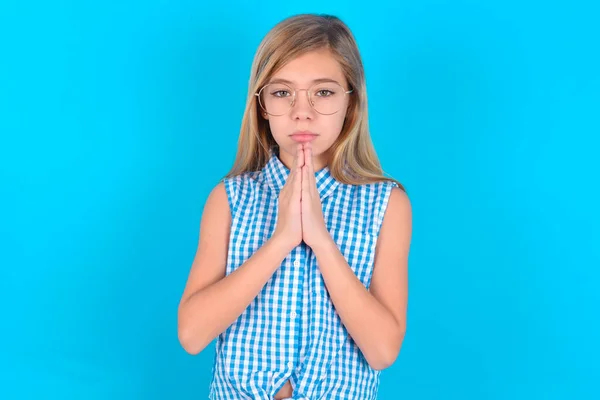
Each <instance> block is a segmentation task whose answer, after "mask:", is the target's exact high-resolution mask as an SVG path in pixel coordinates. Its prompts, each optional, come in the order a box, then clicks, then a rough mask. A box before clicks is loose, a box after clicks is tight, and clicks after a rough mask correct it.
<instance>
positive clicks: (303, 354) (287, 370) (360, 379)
mask: <svg viewBox="0 0 600 400" xmlns="http://www.w3.org/2000/svg"><path fill="white" fill-rule="evenodd" d="M289 173H290V170H289V169H288V168H287V167H286V166H285V165H284V164H283V163H282V162H281V160H280V159H279V157H278V155H277V154H276V153H275V152H273V151H272V152H271V158H270V159H269V161H268V162H267V164H266V165H265V167H264V168H263V169H262V170H260V171H253V172H246V173H244V174H241V175H239V176H236V177H232V178H226V179H224V183H225V188H226V191H227V197H228V202H229V206H230V209H231V216H232V222H231V233H230V238H229V249H228V255H227V267H226V274H230V273H231V272H233V271H234V270H235V269H236V268H238V267H239V266H241V265H242V264H243V263H244V262H245V261H246V260H247V259H248V258H250V256H252V254H253V253H254V252H255V251H256V250H257V249H259V248H260V247H261V246H262V245H263V244H264V243H265V241H267V240H268V239H269V238H270V237H271V235H272V234H273V232H274V230H275V227H276V223H277V211H278V195H279V192H280V190H281V189H282V188H283V185H284V184H285V182H286V179H287V177H288V175H289ZM315 178H316V183H317V188H318V191H319V195H320V198H321V203H322V205H323V216H324V219H325V222H326V226H327V229H328V230H329V232H330V234H331V236H332V238H333V239H334V241H335V242H336V243H337V245H338V248H339V249H340V251H341V253H342V254H343V255H344V257H345V258H346V260H347V261H348V264H349V265H350V267H351V268H352V270H353V271H354V273H355V274H356V276H357V277H358V279H360V281H361V282H362V283H363V284H364V285H365V287H366V288H369V286H370V283H371V276H372V272H373V261H374V255H375V245H376V242H377V237H378V234H379V230H380V228H381V223H382V221H383V216H384V212H385V209H386V207H387V202H388V199H389V196H390V193H391V189H392V187H393V186H397V185H396V183H394V182H391V181H385V182H378V183H373V184H365V185H347V184H343V183H341V182H338V181H337V180H335V179H334V178H333V176H332V175H331V174H330V170H329V167H325V168H323V169H321V170H319V171H317V172H315ZM212 372H213V378H212V381H211V384H210V394H209V398H210V399H213V400H234V399H235V400H239V399H250V400H256V399H261V400H269V399H273V398H274V396H275V394H276V393H277V392H278V391H279V390H280V389H281V388H282V387H283V385H284V384H285V383H286V382H287V381H288V380H291V383H292V387H293V396H292V398H293V399H304V400H313V399H328V400H330V399H344V400H349V399H356V400H369V399H376V397H377V389H378V386H379V375H380V372H381V371H377V370H374V369H372V368H371V367H370V366H369V364H368V363H367V361H366V360H365V358H364V357H363V355H362V353H361V351H360V349H359V348H358V347H357V345H356V344H355V343H354V341H353V340H352V338H351V337H350V336H349V334H348V331H347V330H346V328H345V327H344V325H343V324H342V322H341V319H340V317H339V316H338V314H337V312H336V310H335V308H334V305H333V303H332V301H331V298H330V297H329V294H328V292H327V289H326V287H325V283H324V281H323V277H322V276H321V273H320V270H319V266H318V265H317V259H316V257H315V254H314V253H313V252H312V250H311V248H310V247H308V246H307V245H306V244H305V243H304V242H302V243H301V244H300V245H299V246H297V247H296V248H294V249H293V250H292V252H291V253H290V254H289V255H288V256H287V257H286V258H285V259H284V260H283V262H282V263H281V266H280V267H279V268H278V269H277V270H276V271H275V273H274V274H273V276H272V277H271V278H270V279H269V281H267V283H266V284H265V286H264V287H263V288H262V290H261V291H260V292H259V293H258V295H257V297H256V298H255V299H254V300H253V301H252V302H251V303H250V305H249V306H248V307H247V308H246V310H245V311H244V312H243V313H242V314H241V315H240V316H239V318H238V319H237V320H236V321H234V323H233V324H232V325H231V326H229V328H227V330H226V331H225V332H223V333H222V334H220V335H219V336H218V338H217V344H216V353H215V358H214V363H213V370H212Z"/></svg>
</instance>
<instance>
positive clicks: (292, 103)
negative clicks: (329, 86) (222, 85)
mask: <svg viewBox="0 0 600 400" xmlns="http://www.w3.org/2000/svg"><path fill="white" fill-rule="evenodd" d="M323 83H324V82H316V83H314V84H313V85H311V86H310V87H309V88H308V89H296V88H293V87H291V86H290V85H288V84H287V83H280V84H281V85H284V86H287V87H288V88H290V89H292V92H293V94H292V101H291V102H290V107H289V108H288V110H287V111H286V112H284V113H283V114H271V113H269V112H267V110H265V108H264V107H263V105H262V102H261V101H260V94H261V93H262V91H263V89H264V88H266V87H267V86H269V85H274V84H275V83H267V84H265V85H264V86H263V87H261V88H260V90H259V91H258V93H254V95H255V96H256V97H258V105H259V106H260V108H261V109H262V110H263V111H264V112H265V113H266V114H268V115H271V116H273V117H281V116H282V115H285V114H287V113H288V112H289V111H290V110H291V109H292V108H293V107H294V104H295V103H296V93H297V92H300V91H302V90H304V91H306V98H307V99H308V104H310V107H311V108H312V109H313V110H315V111H316V112H317V113H319V114H321V115H333V114H335V113H337V112H339V111H340V110H341V108H340V110H337V111H334V112H332V113H330V114H325V113H322V112H319V111H318V110H317V109H316V108H315V107H314V105H313V101H312V99H311V98H310V89H312V88H313V87H314V86H317V85H322V84H323ZM330 83H335V84H336V85H338V86H339V87H341V88H342V93H344V97H345V96H347V95H348V94H350V93H352V92H354V89H350V90H346V88H345V87H344V86H342V84H341V83H339V82H337V81H334V80H332V81H330Z"/></svg>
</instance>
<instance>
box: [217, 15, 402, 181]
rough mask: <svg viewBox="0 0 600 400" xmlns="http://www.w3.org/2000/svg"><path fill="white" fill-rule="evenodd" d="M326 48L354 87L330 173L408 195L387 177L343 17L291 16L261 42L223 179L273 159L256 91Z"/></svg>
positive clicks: (271, 140) (332, 149)
mask: <svg viewBox="0 0 600 400" xmlns="http://www.w3.org/2000/svg"><path fill="white" fill-rule="evenodd" d="M322 49H328V50H329V51H330V53H331V55H332V56H333V57H334V58H335V59H336V60H337V61H338V63H339V64H340V66H341V68H342V71H343V73H344V75H345V77H346V80H347V81H348V84H349V86H350V89H354V91H353V93H352V94H351V95H350V101H349V103H348V110H347V114H346V119H345V121H344V124H343V126H342V130H341V132H340V134H339V136H338V138H337V139H336V141H335V142H334V143H333V144H332V145H331V147H330V148H329V150H328V152H329V154H330V159H329V164H328V166H329V170H330V173H331V175H332V176H333V177H334V178H335V179H336V180H338V181H339V182H342V183H345V184H351V185H361V184H366V183H375V182H381V181H392V182H395V183H396V184H397V185H398V186H399V187H400V189H402V190H404V191H406V189H405V188H404V186H403V185H402V184H401V183H400V182H398V181H397V180H395V179H393V178H391V177H386V176H384V175H383V170H382V168H381V164H380V162H379V159H378V157H377V154H376V152H375V148H374V146H373V143H372V141H371V136H370V133H369V123H368V108H367V90H366V83H365V73H364V67H363V64H362V60H361V57H360V53H359V51H358V46H357V44H356V41H355V39H354V36H353V34H352V32H351V31H350V29H349V28H348V26H346V24H344V22H342V21H341V20H340V19H339V18H337V17H335V16H333V15H326V14H299V15H295V16H292V17H289V18H287V19H284V20H283V21H281V22H279V23H278V24H277V25H275V26H274V27H273V28H272V29H271V30H270V31H269V32H268V33H267V35H266V36H265V37H264V38H263V40H262V42H261V43H260V45H259V47H258V49H257V51H256V54H255V56H254V60H253V62H252V70H251V74H250V81H249V85H248V97H247V100H246V108H245V111H244V116H243V118H242V126H241V130H240V136H239V139H238V148H237V154H236V158H235V162H234V165H233V167H232V169H231V171H229V173H228V174H227V175H226V176H225V177H226V178H228V177H233V176H236V175H239V174H242V173H245V172H250V171H258V170H260V169H262V168H263V167H264V166H265V165H266V163H267V162H268V161H269V158H270V156H271V154H270V152H271V150H272V149H273V148H276V147H277V142H275V139H274V138H273V135H272V134H271V130H270V127H269V123H268V121H267V120H265V119H263V118H262V116H261V115H260V106H259V105H258V104H257V103H258V102H257V98H256V96H255V93H256V92H257V91H258V90H259V89H260V88H261V87H262V86H264V85H265V84H266V83H267V82H268V81H269V79H271V77H272V76H273V75H274V74H275V73H276V72H277V71H278V70H279V69H280V68H282V67H283V66H284V65H285V64H287V63H288V62H290V61H291V60H293V59H294V58H296V57H298V56H300V55H302V54H305V53H308V52H311V51H315V50H322Z"/></svg>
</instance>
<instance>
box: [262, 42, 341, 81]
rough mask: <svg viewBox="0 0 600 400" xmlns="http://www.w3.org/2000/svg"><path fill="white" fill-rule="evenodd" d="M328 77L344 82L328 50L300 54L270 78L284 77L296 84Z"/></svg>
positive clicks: (335, 61) (338, 66)
mask: <svg viewBox="0 0 600 400" xmlns="http://www.w3.org/2000/svg"><path fill="white" fill-rule="evenodd" d="M323 78H329V79H333V80H336V81H338V82H340V83H342V84H344V83H345V81H346V80H345V78H344V73H343V72H342V68H341V66H340V64H339V63H338V61H337V60H336V59H335V58H334V57H333V56H332V55H331V53H330V52H329V50H326V49H325V50H317V51H311V52H309V53H305V54H302V55H301V56H298V57H296V58H294V59H293V60H292V61H290V62H288V63H287V64H286V65H284V66H283V67H281V69H279V70H278V71H277V72H276V73H274V74H273V76H272V77H271V80H275V79H285V80H288V81H290V82H292V83H294V84H296V85H302V84H308V83H311V82H312V81H313V80H316V79H323Z"/></svg>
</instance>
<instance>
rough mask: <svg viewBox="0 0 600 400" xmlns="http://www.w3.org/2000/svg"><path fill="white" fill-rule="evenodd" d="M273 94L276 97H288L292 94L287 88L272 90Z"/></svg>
mask: <svg viewBox="0 0 600 400" xmlns="http://www.w3.org/2000/svg"><path fill="white" fill-rule="evenodd" d="M271 95H272V96H275V97H288V96H289V95H290V92H288V91H287V90H275V91H273V92H271Z"/></svg>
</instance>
